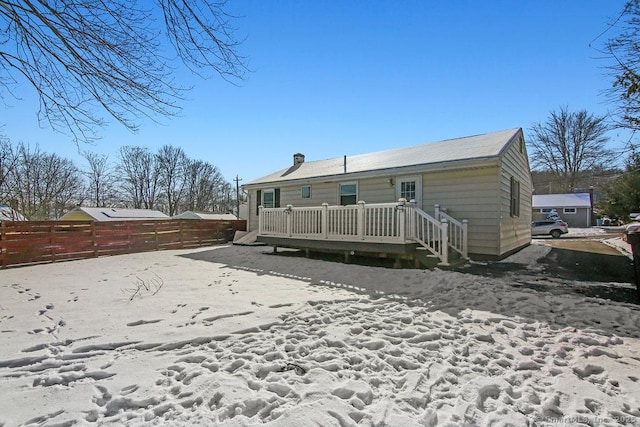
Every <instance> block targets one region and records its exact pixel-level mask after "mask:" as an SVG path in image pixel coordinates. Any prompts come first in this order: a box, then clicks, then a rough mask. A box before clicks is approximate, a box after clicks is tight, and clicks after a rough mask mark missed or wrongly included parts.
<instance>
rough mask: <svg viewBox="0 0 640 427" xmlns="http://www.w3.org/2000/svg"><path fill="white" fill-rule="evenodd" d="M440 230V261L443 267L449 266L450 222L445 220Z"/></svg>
mask: <svg viewBox="0 0 640 427" xmlns="http://www.w3.org/2000/svg"><path fill="white" fill-rule="evenodd" d="M441 223H442V228H441V229H440V230H441V232H440V259H441V260H442V264H443V265H449V221H447V220H446V218H443V219H442V221H441Z"/></svg>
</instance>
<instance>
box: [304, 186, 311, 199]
mask: <svg viewBox="0 0 640 427" xmlns="http://www.w3.org/2000/svg"><path fill="white" fill-rule="evenodd" d="M302 198H303V199H310V198H311V186H310V185H303V186H302Z"/></svg>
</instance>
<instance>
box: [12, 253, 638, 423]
mask: <svg viewBox="0 0 640 427" xmlns="http://www.w3.org/2000/svg"><path fill="white" fill-rule="evenodd" d="M548 250H550V248H548V247H545V246H541V245H536V244H534V245H531V246H530V247H528V248H526V249H524V250H523V251H521V252H519V253H518V254H515V255H514V256H513V257H511V258H510V259H509V260H508V261H509V262H517V263H520V264H522V266H523V267H522V268H523V270H527V271H529V272H533V273H536V272H537V271H538V270H536V259H538V258H539V257H541V256H543V255H544V254H545V253H546V252H545V251H548ZM541 280H544V277H542V278H541ZM0 339H1V341H0V344H1V346H0V395H1V396H2V399H0V426H6V427H8V426H14V425H34V426H35V425H38V426H40V425H59V426H71V425H74V424H77V425H93V424H97V425H122V424H126V425H185V426H186V425H198V424H199V425H227V426H244V425H263V424H268V425H273V426H316V425H321V426H333V425H335V426H350V425H365V426H374V425H375V426H436V425H437V426H440V425H450V426H459V425H470V426H471V425H514V426H531V425H554V426H561V425H581V424H580V423H582V425H594V426H595V425H607V426H615V425H640V307H639V306H636V305H633V304H624V303H615V302H611V301H607V300H601V299H594V298H584V297H578V296H576V295H573V294H566V295H556V294H550V293H542V292H536V291H534V290H532V289H527V288H523V287H518V286H512V284H511V283H509V280H508V279H494V278H487V277H480V276H473V275H469V274H463V273H458V272H451V271H440V270H435V271H427V270H411V269H406V270H395V269H384V268H377V267H365V266H359V265H352V264H340V263H329V262H324V261H319V260H310V259H305V258H299V257H287V256H275V255H272V254H270V249H269V248H265V247H239V246H228V247H217V248H203V249H197V250H182V251H164V252H153V253H141V254H133V255H126V256H117V257H106V258H99V259H91V260H84V261H73V262H65V263H58V264H50V265H39V266H32V267H25V268H16V269H9V270H4V271H1V272H0ZM534 422H535V423H537V424H534Z"/></svg>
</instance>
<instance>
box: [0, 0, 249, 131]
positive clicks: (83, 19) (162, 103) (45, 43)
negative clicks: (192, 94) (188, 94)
mask: <svg viewBox="0 0 640 427" xmlns="http://www.w3.org/2000/svg"><path fill="white" fill-rule="evenodd" d="M154 5H155V6H154ZM225 6H226V5H225V0H158V1H157V2H146V1H141V0H139V1H132V0H109V1H103V0H68V1H55V2H54V1H50V0H49V1H47V0H20V1H17V0H0V40H1V43H0V88H3V89H4V90H5V92H6V93H8V94H14V92H13V91H14V87H17V86H19V85H22V84H23V83H26V84H28V85H30V86H31V87H32V88H33V89H35V91H36V93H37V95H38V96H39V100H40V110H39V113H38V118H39V121H40V122H45V123H48V124H49V125H50V126H51V127H52V128H53V129H55V130H59V131H63V132H66V133H70V134H71V135H72V136H73V137H74V139H75V140H76V141H87V140H91V139H94V138H96V137H97V136H96V135H97V130H96V127H98V126H102V125H104V124H105V117H112V118H114V119H115V120H117V121H118V122H120V123H122V124H123V125H124V126H126V127H127V128H129V129H132V130H135V129H137V128H138V126H139V124H138V123H139V120H140V119H141V118H142V117H154V116H157V115H162V116H171V115H175V114H176V113H177V112H178V111H179V107H178V105H177V102H178V101H179V100H180V99H181V97H182V95H183V92H184V90H185V89H184V88H182V87H180V86H179V85H177V84H176V83H174V81H173V79H172V72H173V69H174V68H175V67H174V58H171V57H170V56H168V55H167V46H169V45H171V46H173V48H174V50H175V53H176V55H177V56H178V57H179V58H180V59H181V60H182V61H183V63H184V64H186V66H187V67H188V68H190V69H191V70H192V71H194V72H196V73H198V74H199V75H201V76H204V77H207V76H208V75H209V74H211V73H213V74H215V73H217V74H219V75H220V76H222V78H224V79H225V80H228V81H231V82H234V81H238V80H239V79H242V78H243V75H244V72H245V71H246V64H245V60H244V58H243V57H241V56H240V55H239V54H238V52H237V49H238V45H239V42H238V41H237V40H236V38H235V37H234V33H233V28H232V26H231V25H230V21H231V20H232V19H233V17H232V16H230V15H229V14H228V13H227V12H226V11H225ZM154 7H155V8H157V9H154ZM158 10H159V12H160V15H161V19H162V20H163V22H162V25H157V23H156V21H155V19H154V18H155V17H156V16H157V14H156V13H155V12H156V11H158ZM161 27H164V28H163V29H161ZM162 34H165V35H166V38H167V39H168V41H169V43H166V42H163V41H162V39H161V35H162ZM2 97H3V96H2V92H0V98H2ZM16 98H18V97H17V96H16Z"/></svg>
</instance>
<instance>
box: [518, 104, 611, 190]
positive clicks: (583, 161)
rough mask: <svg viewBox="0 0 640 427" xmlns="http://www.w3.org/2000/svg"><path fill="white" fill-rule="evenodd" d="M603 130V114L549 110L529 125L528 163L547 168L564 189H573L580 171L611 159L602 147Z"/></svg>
mask: <svg viewBox="0 0 640 427" xmlns="http://www.w3.org/2000/svg"><path fill="white" fill-rule="evenodd" d="M607 130H608V128H607V125H606V123H605V117H598V116H594V115H593V114H589V113H588V112H587V111H586V110H582V111H578V112H569V111H568V109H567V108H560V110H559V111H552V112H551V114H550V116H549V118H548V119H547V121H546V122H545V123H534V124H533V126H532V127H531V133H530V135H531V136H530V138H529V145H530V147H531V149H532V150H531V161H532V167H533V168H534V169H539V170H548V171H551V172H552V173H553V174H554V175H555V176H556V177H557V178H558V179H559V180H560V181H561V182H562V184H563V187H562V188H563V190H564V191H568V192H570V191H573V189H574V188H575V186H576V183H577V180H578V178H579V176H580V173H581V172H583V171H585V170H589V169H593V168H600V167H603V166H605V165H607V163H609V162H610V161H611V160H612V158H613V154H612V152H611V151H610V150H608V149H607V148H606V143H607V142H608V140H609V138H608V137H607V136H606V132H607Z"/></svg>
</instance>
